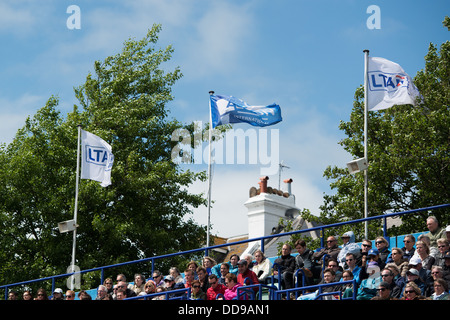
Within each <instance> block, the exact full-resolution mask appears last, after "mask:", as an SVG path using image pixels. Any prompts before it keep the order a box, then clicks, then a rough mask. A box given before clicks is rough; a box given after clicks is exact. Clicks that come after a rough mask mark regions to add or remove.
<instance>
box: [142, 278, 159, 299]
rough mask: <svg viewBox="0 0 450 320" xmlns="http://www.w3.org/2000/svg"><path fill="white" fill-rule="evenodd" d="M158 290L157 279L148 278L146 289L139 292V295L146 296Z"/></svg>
mask: <svg viewBox="0 0 450 320" xmlns="http://www.w3.org/2000/svg"><path fill="white" fill-rule="evenodd" d="M155 292H156V285H155V281H153V280H148V281H147V282H146V283H145V285H144V291H143V292H141V293H139V296H145V295H147V294H152V293H155Z"/></svg>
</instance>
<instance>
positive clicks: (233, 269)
mask: <svg viewBox="0 0 450 320" xmlns="http://www.w3.org/2000/svg"><path fill="white" fill-rule="evenodd" d="M238 261H239V256H238V255H237V254H232V255H231V257H230V261H229V262H224V263H219V264H216V265H215V266H214V267H213V268H212V269H211V273H213V274H215V275H216V276H217V278H220V277H221V266H222V265H223V264H225V263H226V264H228V267H229V273H234V274H235V275H236V276H237V274H238V272H239V270H238V268H237V263H238Z"/></svg>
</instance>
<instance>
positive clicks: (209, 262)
mask: <svg viewBox="0 0 450 320" xmlns="http://www.w3.org/2000/svg"><path fill="white" fill-rule="evenodd" d="M216 264H217V263H216V260H214V259H213V258H211V257H208V256H206V257H204V258H203V263H202V266H203V268H205V269H206V272H207V273H208V275H210V274H211V272H212V268H213V267H214V266H215V265H216Z"/></svg>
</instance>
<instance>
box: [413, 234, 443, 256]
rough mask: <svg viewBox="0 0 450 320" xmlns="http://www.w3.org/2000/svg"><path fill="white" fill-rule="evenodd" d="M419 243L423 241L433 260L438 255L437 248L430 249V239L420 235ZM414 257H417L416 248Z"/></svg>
mask: <svg viewBox="0 0 450 320" xmlns="http://www.w3.org/2000/svg"><path fill="white" fill-rule="evenodd" d="M418 240H419V241H423V242H425V244H426V245H427V246H428V248H429V249H430V256H432V257H433V258H435V257H436V256H437V255H438V254H439V249H438V247H437V246H436V247H432V246H431V240H430V238H429V237H428V236H427V235H425V234H421V235H420V236H419V238H418ZM416 246H417V242H416ZM414 255H415V256H418V255H417V248H416V252H415V253H414Z"/></svg>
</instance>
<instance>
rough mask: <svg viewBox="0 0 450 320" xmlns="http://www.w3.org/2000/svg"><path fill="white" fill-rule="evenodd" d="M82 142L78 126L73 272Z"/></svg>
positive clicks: (73, 253) (73, 252)
mask: <svg viewBox="0 0 450 320" xmlns="http://www.w3.org/2000/svg"><path fill="white" fill-rule="evenodd" d="M80 140H81V125H78V142H77V174H76V182H75V208H74V213H73V220H74V225H75V229H74V230H73V244H72V272H75V247H76V243H77V212H78V183H79V181H80V178H79V176H80ZM74 281H75V277H72V281H71V282H70V285H71V288H70V289H71V290H73V289H74Z"/></svg>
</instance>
